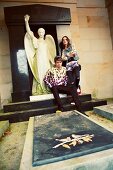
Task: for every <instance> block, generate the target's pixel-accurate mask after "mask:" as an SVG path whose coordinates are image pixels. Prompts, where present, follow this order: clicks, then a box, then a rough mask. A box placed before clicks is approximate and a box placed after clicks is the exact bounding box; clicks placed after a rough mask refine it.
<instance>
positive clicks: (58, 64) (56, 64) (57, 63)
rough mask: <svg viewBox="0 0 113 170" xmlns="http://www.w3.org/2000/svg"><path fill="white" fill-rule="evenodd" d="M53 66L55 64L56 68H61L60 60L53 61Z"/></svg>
mask: <svg viewBox="0 0 113 170" xmlns="http://www.w3.org/2000/svg"><path fill="white" fill-rule="evenodd" d="M55 66H56V68H61V67H62V61H58V60H57V61H56V62H55Z"/></svg>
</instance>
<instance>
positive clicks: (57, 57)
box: [54, 56, 63, 63]
mask: <svg viewBox="0 0 113 170" xmlns="http://www.w3.org/2000/svg"><path fill="white" fill-rule="evenodd" d="M56 61H61V62H62V61H63V60H62V57H61V56H56V57H55V58H54V62H55V63H56Z"/></svg>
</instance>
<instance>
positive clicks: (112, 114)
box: [93, 104, 113, 120]
mask: <svg viewBox="0 0 113 170" xmlns="http://www.w3.org/2000/svg"><path fill="white" fill-rule="evenodd" d="M93 110H94V112H95V113H96V114H99V115H101V116H103V117H105V118H107V119H110V120H113V104H110V105H105V106H99V107H94V109H93Z"/></svg>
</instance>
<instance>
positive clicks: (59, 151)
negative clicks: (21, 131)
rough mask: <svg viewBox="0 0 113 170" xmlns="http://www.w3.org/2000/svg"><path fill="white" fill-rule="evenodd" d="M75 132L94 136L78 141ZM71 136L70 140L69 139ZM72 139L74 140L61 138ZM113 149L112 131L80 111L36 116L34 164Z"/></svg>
mask: <svg viewBox="0 0 113 170" xmlns="http://www.w3.org/2000/svg"><path fill="white" fill-rule="evenodd" d="M76 135H80V136H81V135H82V136H84V135H85V136H87V135H91V136H93V137H92V139H91V140H92V141H88V142H86V141H85V142H84V140H83V139H81V138H80V141H79V140H78V141H76V143H77V144H75V146H74V145H71V144H72V141H73V140H74V138H73V136H75V137H76ZM69 138H70V139H69ZM62 139H63V140H64V139H67V140H68V139H69V140H70V141H71V142H67V143H65V142H64V146H62V145H60V146H59V147H56V146H58V145H59V144H61V143H62V142H61V140H62ZM110 148H113V133H111V132H109V131H107V130H106V129H104V128H103V127H101V126H99V125H97V124H96V123H94V122H92V121H90V120H89V119H87V118H86V117H84V116H83V115H82V114H79V113H78V112H77V111H70V112H64V113H62V114H60V115H59V114H52V115H42V116H36V117H35V119H34V137H33V161H32V166H34V167H35V166H40V165H44V164H49V163H53V162H57V161H63V160H66V159H69V158H74V157H80V156H83V155H87V154H92V153H95V152H99V151H103V150H107V149H110Z"/></svg>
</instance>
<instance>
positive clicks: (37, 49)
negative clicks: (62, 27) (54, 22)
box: [24, 15, 56, 95]
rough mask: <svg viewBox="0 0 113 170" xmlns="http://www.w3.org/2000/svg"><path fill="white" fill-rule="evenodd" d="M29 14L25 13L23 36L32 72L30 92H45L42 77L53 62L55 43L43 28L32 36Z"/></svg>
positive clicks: (36, 93)
mask: <svg viewBox="0 0 113 170" xmlns="http://www.w3.org/2000/svg"><path fill="white" fill-rule="evenodd" d="M29 18H30V16H29V15H25V16H24V19H25V26H26V31H27V32H26V34H25V37H24V45H25V51H26V55H27V59H28V63H29V66H30V69H31V71H32V73H33V77H34V78H33V86H32V94H33V95H39V94H47V93H48V89H47V87H46V86H45V84H44V81H43V78H44V76H45V74H46V71H47V70H48V69H50V67H51V66H52V65H53V64H54V57H55V56H56V45H55V42H54V39H53V37H52V36H51V35H46V36H45V30H44V29H43V28H39V29H38V31H37V32H38V35H39V38H36V37H35V36H34V33H33V32H32V31H31V29H30V26H29Z"/></svg>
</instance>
